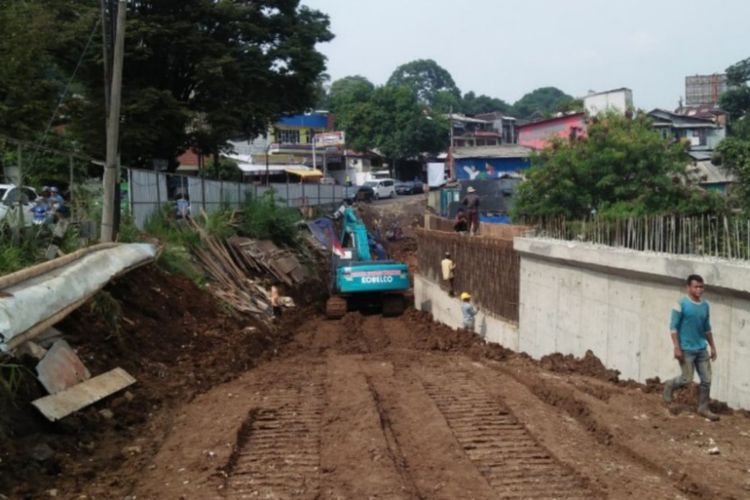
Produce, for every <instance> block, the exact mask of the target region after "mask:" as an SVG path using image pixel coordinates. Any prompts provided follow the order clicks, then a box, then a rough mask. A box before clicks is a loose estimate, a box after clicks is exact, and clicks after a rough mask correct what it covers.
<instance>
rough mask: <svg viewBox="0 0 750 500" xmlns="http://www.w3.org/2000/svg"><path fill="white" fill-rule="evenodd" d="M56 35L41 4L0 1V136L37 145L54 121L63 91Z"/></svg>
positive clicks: (46, 11)
mask: <svg viewBox="0 0 750 500" xmlns="http://www.w3.org/2000/svg"><path fill="white" fill-rule="evenodd" d="M89 29H90V27H89ZM56 31H57V30H56V27H55V22H54V18H53V16H52V15H51V13H50V12H49V11H48V10H46V9H45V8H44V6H42V5H41V4H40V3H39V2H19V1H14V0H2V1H0V33H2V35H0V133H3V134H6V135H9V136H12V137H14V138H18V139H27V140H28V139H34V138H36V136H37V135H38V134H39V133H41V132H42V131H43V130H44V128H45V125H46V123H47V122H48V121H49V119H50V116H51V113H52V111H53V109H54V107H55V100H56V98H57V95H58V92H59V91H60V88H61V84H60V83H61V82H60V79H59V72H58V69H57V66H56V64H55V61H54V58H53V55H52V53H51V51H52V47H53V44H54V43H55V34H56Z"/></svg>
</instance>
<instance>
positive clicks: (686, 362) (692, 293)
mask: <svg viewBox="0 0 750 500" xmlns="http://www.w3.org/2000/svg"><path fill="white" fill-rule="evenodd" d="M703 292H704V283H703V278H701V277H700V276H698V275H697V274H691V275H690V276H688V279H687V296H686V297H682V298H681V299H680V300H679V301H677V304H675V306H674V308H673V309H672V317H671V320H670V324H669V330H670V332H671V335H672V343H673V344H674V357H675V359H676V360H677V361H678V362H679V363H680V368H681V370H682V374H681V375H680V376H678V377H675V378H673V379H672V380H668V381H667V382H666V383H665V384H664V401H666V402H670V401H672V392H673V391H674V390H675V389H678V388H680V387H683V386H685V385H687V384H689V383H690V382H692V381H693V373H694V371H697V372H698V377H699V378H700V381H701V383H700V391H699V393H698V394H699V395H698V414H699V415H701V416H703V417H706V418H707V419H709V420H714V421H715V420H719V416H718V415H716V414H715V413H713V412H712V411H711V410H710V409H709V407H708V403H709V401H710V393H711V361H712V360H713V361H715V360H716V345H715V344H714V336H713V333H712V332H711V313H710V309H709V305H708V302H706V301H705V300H703V298H702V296H703ZM708 347H711V353H710V355H709V352H708V349H707V348H708Z"/></svg>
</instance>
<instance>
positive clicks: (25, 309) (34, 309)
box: [0, 243, 157, 351]
mask: <svg viewBox="0 0 750 500" xmlns="http://www.w3.org/2000/svg"><path fill="white" fill-rule="evenodd" d="M156 254H157V247H156V246H155V245H152V244H148V243H130V244H122V245H114V246H109V247H106V248H101V249H99V250H96V251H93V252H91V253H88V254H85V255H83V256H82V257H80V258H78V259H75V260H72V261H69V259H68V260H63V259H65V257H62V258H61V259H60V260H61V262H64V264H63V265H61V266H59V267H53V266H50V264H52V263H54V261H52V262H50V263H45V264H41V265H40V267H41V266H46V267H45V269H47V268H49V270H46V271H45V272H43V273H41V274H36V273H33V270H34V268H30V269H29V270H28V271H29V272H28V274H29V276H32V277H29V278H28V279H24V280H20V281H14V282H13V284H11V285H9V286H6V287H4V288H2V290H0V291H2V293H0V351H7V350H9V349H11V348H14V347H16V344H17V343H18V341H20V340H21V335H22V334H24V333H27V332H30V331H36V330H38V329H39V328H40V326H42V325H45V323H46V322H48V321H49V320H51V319H57V321H59V320H60V319H62V317H64V315H65V314H66V313H69V312H71V311H73V310H75V308H76V307H78V306H80V305H81V304H82V303H83V302H84V301H85V300H87V299H88V298H89V297H91V296H92V295H94V294H95V293H96V292H97V291H98V290H99V289H101V288H102V287H104V286H105V285H106V284H107V283H108V282H109V280H110V279H112V278H113V277H115V276H117V275H119V274H121V273H123V272H125V271H128V270H130V269H132V268H134V267H137V266H138V265H141V264H145V263H147V262H150V261H152V260H153V259H154V258H155V257H156ZM25 272H26V271H25ZM18 274H21V273H18ZM12 277H13V275H10V276H8V277H3V278H2V281H3V282H7V281H9V280H8V278H12ZM38 333H41V332H38ZM17 337H18V338H17Z"/></svg>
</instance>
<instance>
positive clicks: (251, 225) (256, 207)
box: [238, 191, 300, 247]
mask: <svg viewBox="0 0 750 500" xmlns="http://www.w3.org/2000/svg"><path fill="white" fill-rule="evenodd" d="M274 196H275V194H274V192H273V191H267V192H265V193H263V195H262V196H259V197H257V198H253V197H250V196H248V197H247V198H246V200H245V204H244V205H243V207H242V213H243V216H242V221H241V222H240V224H239V228H238V229H239V230H238V232H239V234H240V235H242V236H247V237H248V238H255V239H259V240H272V241H273V242H274V243H276V244H279V245H286V246H290V247H294V246H297V245H298V244H299V230H298V229H297V223H298V222H299V220H300V216H299V213H298V212H297V211H296V210H294V209H292V208H286V207H278V206H276V204H275V203H274Z"/></svg>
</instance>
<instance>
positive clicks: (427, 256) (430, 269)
mask: <svg viewBox="0 0 750 500" xmlns="http://www.w3.org/2000/svg"><path fill="white" fill-rule="evenodd" d="M417 240H418V242H419V245H418V250H417V258H418V259H419V271H420V274H422V275H423V276H425V277H426V278H427V279H429V280H431V281H433V282H435V283H443V279H442V278H443V277H442V270H441V265H440V263H441V261H442V260H443V256H444V254H445V252H450V254H451V258H452V260H453V261H454V262H455V264H456V270H455V280H454V282H455V289H456V292H457V293H460V292H463V291H466V292H469V293H470V294H471V295H472V298H473V300H474V302H475V303H476V304H477V305H478V306H479V307H481V308H482V309H484V310H485V311H488V312H490V313H492V314H495V315H497V316H500V317H502V318H504V319H506V320H509V321H514V322H515V321H518V296H519V281H520V280H519V273H520V258H519V255H518V253H517V252H516V251H515V250H513V240H512V239H502V238H495V237H489V236H469V235H466V234H457V233H449V232H442V231H432V230H425V229H419V230H417Z"/></svg>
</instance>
